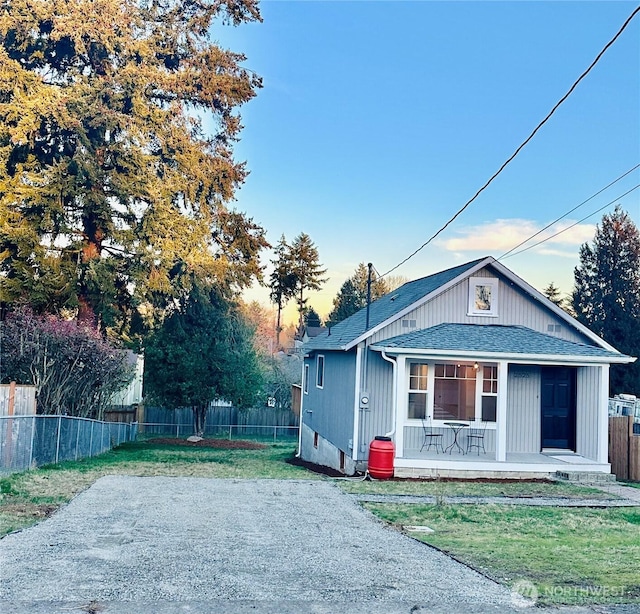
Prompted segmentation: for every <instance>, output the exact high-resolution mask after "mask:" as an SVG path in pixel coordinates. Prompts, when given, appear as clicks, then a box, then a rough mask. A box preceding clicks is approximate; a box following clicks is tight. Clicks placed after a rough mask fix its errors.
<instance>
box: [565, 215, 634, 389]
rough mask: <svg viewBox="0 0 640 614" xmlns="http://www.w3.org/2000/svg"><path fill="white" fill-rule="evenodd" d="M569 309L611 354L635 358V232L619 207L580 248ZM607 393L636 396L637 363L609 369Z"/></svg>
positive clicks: (628, 218) (606, 216)
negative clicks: (610, 347) (615, 351)
mask: <svg viewBox="0 0 640 614" xmlns="http://www.w3.org/2000/svg"><path fill="white" fill-rule="evenodd" d="M574 276H575V287H574V291H573V296H572V302H573V309H574V311H575V313H576V317H577V319H578V321H580V322H582V323H583V324H585V325H587V326H588V327H589V328H591V330H593V331H594V332H595V333H597V334H598V335H599V336H600V337H602V338H603V339H604V340H605V341H607V342H608V343H610V344H611V345H613V346H614V347H615V348H616V349H618V350H620V351H621V352H624V353H625V354H629V355H631V356H640V233H639V232H638V228H637V227H636V226H635V224H634V223H633V221H632V220H631V218H630V217H629V216H628V215H627V213H626V212H624V211H623V210H622V209H621V208H620V207H619V206H618V207H616V208H615V210H614V212H613V213H611V214H608V215H604V216H603V218H602V225H601V226H598V227H597V229H596V234H595V238H594V240H593V244H592V245H589V244H588V243H585V244H583V245H582V246H581V247H580V263H579V265H578V266H577V267H576V268H575V271H574ZM610 383H611V390H612V392H613V393H622V392H627V393H635V394H638V395H640V364H639V362H638V361H636V362H635V363H633V364H631V365H612V366H611V379H610Z"/></svg>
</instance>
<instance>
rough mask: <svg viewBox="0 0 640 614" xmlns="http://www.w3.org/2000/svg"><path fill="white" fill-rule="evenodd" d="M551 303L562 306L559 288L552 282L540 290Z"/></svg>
mask: <svg viewBox="0 0 640 614" xmlns="http://www.w3.org/2000/svg"><path fill="white" fill-rule="evenodd" d="M542 294H544V295H545V296H546V297H547V298H548V299H549V300H550V301H551V302H552V303H554V304H556V305H557V306H558V307H560V308H564V298H563V297H562V295H561V294H560V288H558V287H557V286H556V285H555V284H554V283H553V282H550V283H549V285H548V286H547V287H546V288H545V289H544V290H543V291H542Z"/></svg>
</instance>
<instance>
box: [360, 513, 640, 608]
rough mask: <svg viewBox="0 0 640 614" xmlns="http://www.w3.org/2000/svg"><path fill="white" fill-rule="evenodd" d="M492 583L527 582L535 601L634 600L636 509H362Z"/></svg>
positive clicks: (638, 553) (639, 551)
mask: <svg viewBox="0 0 640 614" xmlns="http://www.w3.org/2000/svg"><path fill="white" fill-rule="evenodd" d="M365 507H366V508H367V509H369V510H370V511H372V512H373V513H374V514H375V515H377V516H379V517H380V518H382V519H383V520H385V521H387V522H389V523H391V524H393V525H394V526H396V527H402V526H414V527H415V526H419V527H422V526H427V527H429V528H431V529H433V530H434V533H420V532H415V533H410V534H411V535H412V536H413V537H416V538H417V539H419V540H421V541H423V542H425V543H427V544H430V545H433V546H435V547H437V548H439V549H441V550H443V551H444V552H446V553H449V554H451V555H453V556H454V557H455V558H457V559H458V560H460V561H463V562H465V563H467V564H468V565H470V566H471V567H473V568H475V569H478V570H480V571H482V572H483V573H485V574H486V575H488V576H490V577H492V578H494V579H495V580H497V581H498V582H501V583H505V584H508V585H514V584H515V583H517V582H518V581H522V580H526V581H528V582H532V583H533V584H534V585H535V586H536V588H537V590H538V594H539V601H540V603H543V604H544V603H546V604H549V603H553V604H582V603H585V604H586V603H620V602H632V603H639V602H640V573H638V565H637V562H638V561H640V509H638V508H609V509H589V508H574V509H569V508H551V507H542V508H541V507H525V506H515V505H514V506H507V505H464V506H463V505H440V506H436V505H406V504H365Z"/></svg>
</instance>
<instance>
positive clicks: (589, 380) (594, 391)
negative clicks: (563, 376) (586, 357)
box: [576, 367, 608, 459]
mask: <svg viewBox="0 0 640 614" xmlns="http://www.w3.org/2000/svg"><path fill="white" fill-rule="evenodd" d="M601 368H602V367H580V368H579V369H578V373H577V377H576V452H577V453H578V454H580V455H581V456H584V457H586V458H591V459H596V458H597V457H598V438H599V437H601V436H604V437H607V436H608V434H604V435H603V434H602V433H598V425H599V423H600V420H599V419H598V414H599V412H601V411H603V412H606V411H607V408H606V407H599V404H600V398H601V390H600V386H601V379H600V370H601Z"/></svg>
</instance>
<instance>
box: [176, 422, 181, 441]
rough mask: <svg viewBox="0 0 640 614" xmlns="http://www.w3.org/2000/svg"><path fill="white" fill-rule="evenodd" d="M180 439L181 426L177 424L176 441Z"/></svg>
mask: <svg viewBox="0 0 640 614" xmlns="http://www.w3.org/2000/svg"><path fill="white" fill-rule="evenodd" d="M179 437H180V425H179V424H176V439H178V438H179Z"/></svg>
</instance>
